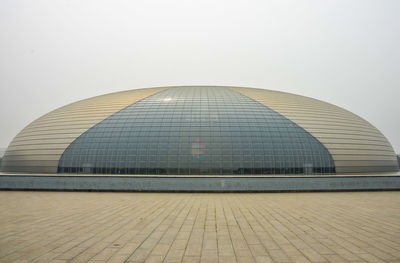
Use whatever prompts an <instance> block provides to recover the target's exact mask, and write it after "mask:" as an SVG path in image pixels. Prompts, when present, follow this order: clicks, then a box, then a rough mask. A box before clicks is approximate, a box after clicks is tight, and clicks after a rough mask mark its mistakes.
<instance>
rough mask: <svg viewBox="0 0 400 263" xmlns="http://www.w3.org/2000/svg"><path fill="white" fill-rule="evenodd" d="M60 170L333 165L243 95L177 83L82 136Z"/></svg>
mask: <svg viewBox="0 0 400 263" xmlns="http://www.w3.org/2000/svg"><path fill="white" fill-rule="evenodd" d="M58 172H60V173H94V174H149V175H151V174H173V175H201V174H207V175H223V174H233V175H235V174H238V175H240V174H332V173H335V166H334V162H333V160H332V157H331V155H330V153H329V152H328V151H327V150H326V148H325V147H324V146H323V145H322V144H321V143H320V142H319V141H318V140H317V139H315V138H314V137H313V136H311V135H310V134H309V133H308V132H307V131H305V130H304V129H302V128H301V127H299V126H297V125H296V124H295V123H293V122H292V121H290V120H288V119H286V118H285V117H283V116H282V115H280V114H278V113H276V112H275V111H273V110H271V109H269V108H268V107H265V106H264V105H262V104H260V103H258V102H256V101H254V100H252V99H250V98H248V97H246V96H244V95H242V94H240V93H237V92H235V91H232V90H230V89H227V88H223V87H201V88H196V87H184V88H179V87H176V88H169V89H167V90H164V91H162V92H160V93H157V94H155V95H153V96H150V97H147V98H146V99H143V100H141V101H139V102H136V103H134V104H132V105H130V106H128V107H126V108H125V109H123V110H121V111H119V112H117V113H115V114H114V115H112V116H110V117H109V118H107V119H105V120H104V121H102V122H100V123H98V124H97V125H95V126H94V127H92V128H91V129H89V130H88V131H86V132H85V133H83V134H82V135H81V136H80V137H78V138H77V139H76V140H75V141H74V142H73V143H72V144H71V145H70V146H69V147H68V148H67V149H66V150H65V152H64V153H63V155H62V157H61V159H60V161H59V167H58Z"/></svg>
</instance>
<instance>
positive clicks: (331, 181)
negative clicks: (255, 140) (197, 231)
mask: <svg viewBox="0 0 400 263" xmlns="http://www.w3.org/2000/svg"><path fill="white" fill-rule="evenodd" d="M0 189H1V190H67V191H154V192H301V191H363V190H400V176H345V177H339V176H334V177H158V176H157V177H144V176H112V177H111V176H110V177H108V176H21V175H15V176H0Z"/></svg>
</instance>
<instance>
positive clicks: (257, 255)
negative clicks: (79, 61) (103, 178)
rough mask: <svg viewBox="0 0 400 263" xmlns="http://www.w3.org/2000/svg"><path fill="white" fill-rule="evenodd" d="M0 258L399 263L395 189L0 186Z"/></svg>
mask: <svg viewBox="0 0 400 263" xmlns="http://www.w3.org/2000/svg"><path fill="white" fill-rule="evenodd" d="M0 200H1V202H0V211H1V212H0V261H1V262H60V263H61V262H221V263H222V262H246V263H247V262H400V192H351V193H350V192H348V193H343V192H341V193H285V194H283V193H263V194H250V193H249V194H225V193H224V194H207V193H204V194H187V193H84V192H12V191H3V192H0Z"/></svg>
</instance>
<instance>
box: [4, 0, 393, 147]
mask: <svg viewBox="0 0 400 263" xmlns="http://www.w3.org/2000/svg"><path fill="white" fill-rule="evenodd" d="M399 14H400V1H398V0H393V1H384V0H376V1H367V0H360V1H352V0H343V1H341V0H334V1H328V0H324V1H321V0H315V1H309V0H307V1H299V0H292V1H284V0H277V1H266V0H259V1H253V0H243V1H235V0H230V1H218V0H211V1H209V0H197V1H192V0H182V1H180V0H168V1H165V0H163V1H153V0H146V1H132V0H130V1H118V0H110V1H100V0H93V1H85V0H79V1H77V0H72V1H61V0H48V1H41V0H35V1H19V0H2V1H0V98H1V99H0V114H1V115H0V118H1V119H0V147H7V146H8V144H9V143H10V142H11V140H12V138H13V137H14V136H15V135H16V134H17V133H18V132H19V131H20V130H21V129H22V128H24V127H25V126H26V125H28V124H29V123H30V122H31V121H33V120H34V119H36V118H38V117H40V116H41V115H43V114H45V113H47V112H49V111H51V110H53V109H56V108H58V107H61V106H64V105H65V104H68V103H71V102H75V101H77V100H80V99H84V98H88V97H92V96H96V95H101V94H105V93H110V92H115V91H121V90H128V89H137V88H145V87H154V86H166V85H232V86H246V87H255V88H265V89H273V90H279V91H286V92H291V93H296V94H301V95H305V96H310V97H313V98H317V99H321V100H324V101H327V102H330V103H333V104H335V105H338V106H341V107H343V108H345V109H348V110H350V111H352V112H354V113H356V114H358V115H360V116H361V117H363V118H365V119H367V120H368V121H370V122H371V123H372V124H373V125H375V126H376V127H377V128H378V129H380V130H381V131H382V132H383V134H384V135H385V136H387V138H388V139H389V141H390V142H391V143H392V145H393V147H394V148H395V151H396V152H397V153H399V152H400V136H399V131H400V124H399V119H400V105H399V101H400V96H399V95H400V85H399V84H400V71H399V69H400V15H399Z"/></svg>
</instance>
